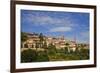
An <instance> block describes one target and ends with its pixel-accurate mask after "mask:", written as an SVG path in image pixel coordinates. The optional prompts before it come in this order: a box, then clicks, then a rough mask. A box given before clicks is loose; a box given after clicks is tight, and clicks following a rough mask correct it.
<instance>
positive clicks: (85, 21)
mask: <svg viewBox="0 0 100 73" xmlns="http://www.w3.org/2000/svg"><path fill="white" fill-rule="evenodd" d="M21 31H22V32H30V33H33V32H36V33H43V34H44V35H46V36H53V37H58V36H61V35H62V36H64V37H65V38H67V39H71V40H74V38H75V37H76V40H77V42H81V43H89V13H79V12H60V11H58V12H56V11H39V10H21Z"/></svg>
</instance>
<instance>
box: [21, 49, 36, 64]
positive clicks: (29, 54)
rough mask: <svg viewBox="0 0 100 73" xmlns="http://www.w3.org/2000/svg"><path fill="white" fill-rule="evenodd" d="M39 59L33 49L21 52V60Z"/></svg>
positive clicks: (33, 60) (31, 60) (32, 60)
mask: <svg viewBox="0 0 100 73" xmlns="http://www.w3.org/2000/svg"><path fill="white" fill-rule="evenodd" d="M36 60H37V53H36V51H34V50H32V49H28V50H24V51H22V52H21V62H22V63H24V62H35V61H36Z"/></svg>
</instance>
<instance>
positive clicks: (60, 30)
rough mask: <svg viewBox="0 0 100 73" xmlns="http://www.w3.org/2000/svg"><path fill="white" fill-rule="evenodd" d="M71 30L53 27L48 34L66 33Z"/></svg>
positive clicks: (69, 28)
mask: <svg viewBox="0 0 100 73" xmlns="http://www.w3.org/2000/svg"><path fill="white" fill-rule="evenodd" d="M71 30H72V29H71V27H55V28H53V29H50V32H67V31H71Z"/></svg>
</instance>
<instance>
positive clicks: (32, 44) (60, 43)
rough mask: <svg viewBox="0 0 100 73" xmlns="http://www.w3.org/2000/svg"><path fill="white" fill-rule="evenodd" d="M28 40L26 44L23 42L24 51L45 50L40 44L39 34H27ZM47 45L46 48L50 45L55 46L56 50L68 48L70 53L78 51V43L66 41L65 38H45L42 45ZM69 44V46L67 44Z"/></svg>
mask: <svg viewBox="0 0 100 73" xmlns="http://www.w3.org/2000/svg"><path fill="white" fill-rule="evenodd" d="M26 35H27V40H26V41H24V42H21V48H22V50H25V49H29V48H31V49H36V48H40V49H43V48H42V46H41V43H40V38H39V34H36V33H26ZM44 43H45V44H46V46H49V45H50V44H52V45H55V47H56V49H64V48H65V47H68V51H70V50H73V51H75V50H76V42H75V41H66V40H65V38H64V36H61V37H50V36H43V41H42V44H44ZM66 43H68V44H66Z"/></svg>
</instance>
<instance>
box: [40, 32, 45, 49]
mask: <svg viewBox="0 0 100 73" xmlns="http://www.w3.org/2000/svg"><path fill="white" fill-rule="evenodd" d="M39 39H40V47H41V48H42V47H43V41H44V37H43V34H42V33H40V35H39Z"/></svg>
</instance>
